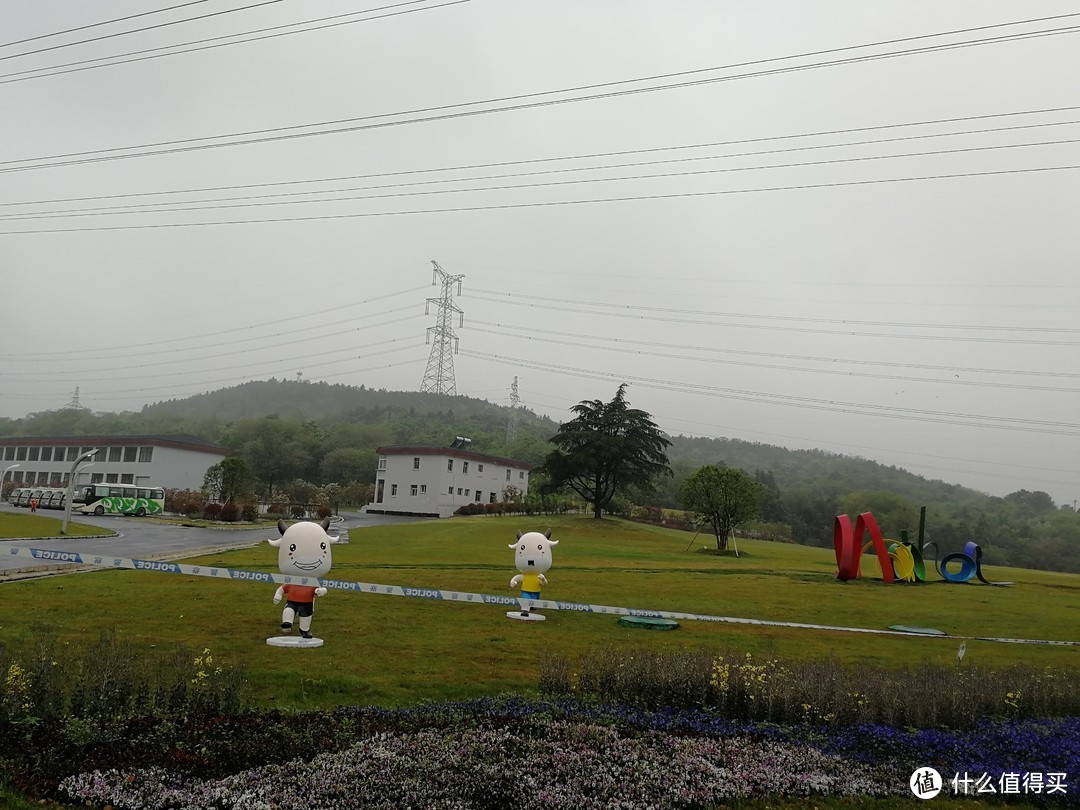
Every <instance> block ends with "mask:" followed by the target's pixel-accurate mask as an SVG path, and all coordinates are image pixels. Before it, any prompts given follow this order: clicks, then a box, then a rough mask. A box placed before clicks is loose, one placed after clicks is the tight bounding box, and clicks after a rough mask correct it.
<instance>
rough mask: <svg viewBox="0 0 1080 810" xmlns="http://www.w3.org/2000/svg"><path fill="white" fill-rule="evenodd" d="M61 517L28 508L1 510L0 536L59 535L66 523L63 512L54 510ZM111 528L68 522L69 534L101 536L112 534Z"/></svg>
mask: <svg viewBox="0 0 1080 810" xmlns="http://www.w3.org/2000/svg"><path fill="white" fill-rule="evenodd" d="M53 514H54V515H60V517H51V516H47V515H43V514H40V513H38V514H35V513H32V512H30V511H29V510H27V511H26V512H25V513H23V514H20V513H18V512H15V513H12V512H0V538H3V537H20V538H22V537H59V536H60V527H61V526H63V525H64V518H63V513H62V512H54V513H53ZM114 533H115V532H113V531H112V530H111V529H102V528H99V527H97V526H86V525H83V524H82V523H71V522H70V521H69V522H68V536H69V537H72V536H80V537H86V536H94V537H101V536H106V535H112V534H114Z"/></svg>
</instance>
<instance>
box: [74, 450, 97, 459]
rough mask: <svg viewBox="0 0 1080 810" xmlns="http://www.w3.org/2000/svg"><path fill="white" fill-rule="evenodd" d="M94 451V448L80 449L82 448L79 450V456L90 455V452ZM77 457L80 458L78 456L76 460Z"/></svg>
mask: <svg viewBox="0 0 1080 810" xmlns="http://www.w3.org/2000/svg"><path fill="white" fill-rule="evenodd" d="M93 449H94V448H93V447H80V448H79V455H80V456H81V455H82V454H83V453H89V452H90V451H91V450H93ZM99 452H100V451H99ZM77 457H78V456H76V458H77ZM100 460H101V459H99V461H100Z"/></svg>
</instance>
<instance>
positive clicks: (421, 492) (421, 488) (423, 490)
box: [420, 484, 427, 495]
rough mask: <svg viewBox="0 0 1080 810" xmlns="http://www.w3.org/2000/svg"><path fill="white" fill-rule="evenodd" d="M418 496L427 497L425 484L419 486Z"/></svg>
mask: <svg viewBox="0 0 1080 810" xmlns="http://www.w3.org/2000/svg"><path fill="white" fill-rule="evenodd" d="M420 494H421V495H427V484H421V485H420Z"/></svg>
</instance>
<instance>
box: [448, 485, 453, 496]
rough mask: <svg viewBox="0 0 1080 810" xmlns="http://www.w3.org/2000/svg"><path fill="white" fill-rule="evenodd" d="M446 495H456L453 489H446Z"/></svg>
mask: <svg viewBox="0 0 1080 810" xmlns="http://www.w3.org/2000/svg"><path fill="white" fill-rule="evenodd" d="M446 494H447V495H453V494H454V488H453V487H447V488H446Z"/></svg>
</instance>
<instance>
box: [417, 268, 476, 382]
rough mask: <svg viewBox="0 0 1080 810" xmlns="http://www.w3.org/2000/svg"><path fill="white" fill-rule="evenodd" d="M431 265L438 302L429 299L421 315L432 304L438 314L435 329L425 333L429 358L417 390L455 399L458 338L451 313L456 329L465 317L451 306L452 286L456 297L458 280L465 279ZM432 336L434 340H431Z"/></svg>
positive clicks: (428, 311)
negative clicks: (437, 286)
mask: <svg viewBox="0 0 1080 810" xmlns="http://www.w3.org/2000/svg"><path fill="white" fill-rule="evenodd" d="M431 263H432V264H433V265H434V269H433V274H432V277H431V283H432V285H435V284H438V283H440V281H441V283H442V292H441V294H440V295H439V297H438V298H429V299H428V300H427V302H428V306H427V307H426V308H425V309H424V314H430V312H431V304H435V306H437V307H438V308H439V311H438V313H437V314H436V316H435V325H434V326H429V327H428V330H427V342H428V343H431V354H430V355H429V356H428V363H427V368H426V369H425V370H424V381H423V382H422V383H421V384H420V390H421V391H431V392H433V393H436V394H450V395H454V394H456V393H457V383H456V382H455V381H454V353H455V352H456V351H457V343H458V337H457V335H456V334H454V327H453V322H452V316H453V313H455V312H456V313H458V318H459V321H458V328H459V329H460V328H461V327H462V326H463V325H464V323H465V313H464V312H462V311H461V308H460V307H458V305H457V304H455V303H454V285H455V284H456V285H457V294H458V295H461V280H462V279H463V278H465V276H452V275H450V274H449V273H447V272H446V271H445V270H443V269H442V268H441V267H439V263H438V262H437V261H434V260H433V261H432V262H431ZM433 335H434V338H435V339H434V340H432V336H433Z"/></svg>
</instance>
